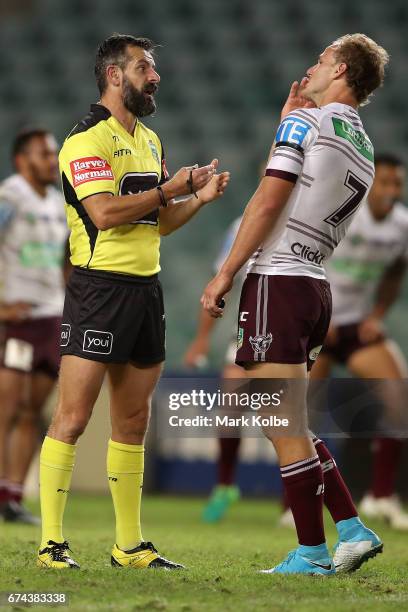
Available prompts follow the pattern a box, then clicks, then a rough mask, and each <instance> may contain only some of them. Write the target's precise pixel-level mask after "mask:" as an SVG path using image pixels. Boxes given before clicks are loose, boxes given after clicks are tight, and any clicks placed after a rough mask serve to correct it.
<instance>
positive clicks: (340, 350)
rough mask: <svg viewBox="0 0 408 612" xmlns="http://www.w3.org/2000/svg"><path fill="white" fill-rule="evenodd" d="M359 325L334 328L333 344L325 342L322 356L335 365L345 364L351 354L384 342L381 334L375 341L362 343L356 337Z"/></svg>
mask: <svg viewBox="0 0 408 612" xmlns="http://www.w3.org/2000/svg"><path fill="white" fill-rule="evenodd" d="M360 325H361V322H360V323H350V324H348V325H339V326H338V327H336V340H335V341H334V342H328V341H326V342H325V344H324V346H323V349H322V355H327V356H329V357H331V358H332V359H333V360H334V361H336V362H337V363H343V364H346V363H347V362H348V360H349V359H350V357H351V356H352V355H353V353H356V352H357V351H359V350H361V349H364V348H367V347H368V346H373V345H374V344H379V343H380V342H384V340H386V335H385V334H384V333H382V334H380V335H379V336H378V337H377V338H376V339H375V340H371V341H370V342H362V341H361V340H360V338H359V335H358V328H359V327H360Z"/></svg>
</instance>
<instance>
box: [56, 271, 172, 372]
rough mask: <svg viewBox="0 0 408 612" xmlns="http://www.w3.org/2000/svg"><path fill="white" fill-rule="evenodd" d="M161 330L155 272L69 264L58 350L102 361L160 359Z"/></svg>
mask: <svg viewBox="0 0 408 612" xmlns="http://www.w3.org/2000/svg"><path fill="white" fill-rule="evenodd" d="M165 333H166V322H165V314H164V304H163V294H162V288H161V284H160V282H159V280H158V278H157V275H155V276H150V277H140V276H137V277H135V276H126V275H124V274H114V273H111V272H104V271H100V270H84V269H82V268H74V270H73V272H72V274H71V276H70V279H69V281H68V284H67V289H66V295H65V304H64V313H63V317H62V328H61V344H60V346H61V355H77V356H78V357H82V358H84V359H91V360H92V361H101V362H104V363H128V362H134V363H140V364H146V365H148V364H155V363H160V362H162V361H164V358H165Z"/></svg>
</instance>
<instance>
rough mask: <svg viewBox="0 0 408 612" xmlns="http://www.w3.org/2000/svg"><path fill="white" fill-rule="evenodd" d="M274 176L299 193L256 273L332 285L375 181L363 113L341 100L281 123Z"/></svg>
mask: <svg viewBox="0 0 408 612" xmlns="http://www.w3.org/2000/svg"><path fill="white" fill-rule="evenodd" d="M266 176H273V177H278V178H282V179H285V180H289V181H293V183H295V187H294V189H293V191H292V193H291V195H290V198H289V200H288V202H287V205H286V206H285V208H284V210H283V211H282V213H281V215H280V217H279V219H278V222H277V223H276V225H275V227H274V228H273V230H272V232H271V234H270V235H269V236H268V238H267V239H266V240H265V242H264V243H263V244H262V245H261V247H260V249H259V250H258V252H257V253H256V255H255V256H254V257H253V258H252V260H251V261H250V264H249V269H248V271H249V272H255V273H258V274H267V275H276V274H279V275H290V276H311V277H314V278H320V279H324V278H326V273H325V269H324V266H323V264H324V262H325V261H326V260H327V259H328V258H329V257H330V256H331V254H332V253H333V250H334V249H335V248H336V246H337V245H338V244H339V242H340V241H341V240H342V238H343V237H344V235H345V233H346V230H347V228H348V226H349V225H350V223H351V220H352V217H353V215H354V213H355V212H356V211H357V208H358V206H359V205H360V203H361V202H362V200H363V199H364V198H365V196H366V194H367V192H368V191H369V189H370V187H371V185H372V182H373V178H374V152H373V146H372V144H371V142H370V139H369V138H368V136H367V134H366V133H365V131H364V127H363V125H362V123H361V120H360V117H359V115H358V113H357V112H356V111H355V110H354V108H352V107H351V106H348V105H346V104H339V103H337V102H334V103H332V104H327V105H325V106H323V107H321V108H313V109H298V110H295V111H292V112H291V113H290V114H289V115H288V116H287V117H285V119H284V120H283V121H282V123H281V124H280V126H279V128H278V131H277V135H276V140H275V149H274V152H273V154H272V156H271V159H270V160H269V163H268V166H267V169H266Z"/></svg>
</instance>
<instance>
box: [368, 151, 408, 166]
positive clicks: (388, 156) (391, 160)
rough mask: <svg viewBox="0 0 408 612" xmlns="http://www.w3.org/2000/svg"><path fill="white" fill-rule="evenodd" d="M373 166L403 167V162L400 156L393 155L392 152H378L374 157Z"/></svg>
mask: <svg viewBox="0 0 408 612" xmlns="http://www.w3.org/2000/svg"><path fill="white" fill-rule="evenodd" d="M374 165H375V166H380V165H383V166H392V167H393V168H400V167H402V168H405V162H404V160H403V159H402V158H401V157H398V156H397V155H394V153H378V154H376V155H375V158H374Z"/></svg>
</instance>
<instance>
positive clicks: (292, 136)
mask: <svg viewBox="0 0 408 612" xmlns="http://www.w3.org/2000/svg"><path fill="white" fill-rule="evenodd" d="M311 127H312V126H311V125H309V124H308V123H306V121H302V119H298V118H295V117H291V116H290V115H289V117H286V119H284V120H283V121H282V123H281V124H280V126H279V128H278V132H277V134H276V142H282V143H283V142H288V143H291V144H295V145H299V146H301V145H302V143H303V141H304V139H305V138H306V134H307V133H308V131H309V130H310V129H311Z"/></svg>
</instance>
